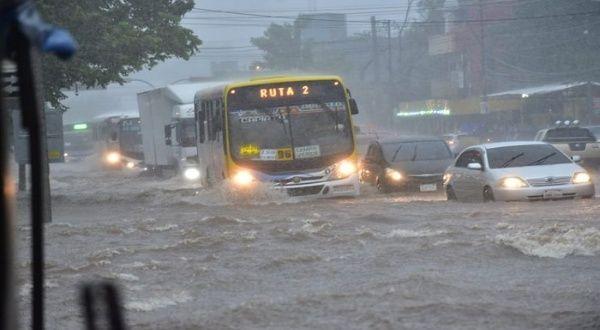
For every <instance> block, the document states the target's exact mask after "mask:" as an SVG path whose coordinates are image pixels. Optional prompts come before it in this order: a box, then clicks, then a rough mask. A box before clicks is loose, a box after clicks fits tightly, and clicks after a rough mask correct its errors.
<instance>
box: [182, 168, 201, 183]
mask: <svg viewBox="0 0 600 330" xmlns="http://www.w3.org/2000/svg"><path fill="white" fill-rule="evenodd" d="M183 177H184V178H185V179H186V180H189V181H196V180H198V179H199V178H200V171H199V170H198V169H197V168H195V167H188V168H186V169H185V170H184V171H183Z"/></svg>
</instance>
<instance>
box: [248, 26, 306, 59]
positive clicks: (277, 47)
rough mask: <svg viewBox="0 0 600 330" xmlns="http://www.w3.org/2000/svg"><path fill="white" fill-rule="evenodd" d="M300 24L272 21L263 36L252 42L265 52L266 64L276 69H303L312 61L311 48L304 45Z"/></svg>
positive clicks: (251, 40) (253, 39)
mask: <svg viewBox="0 0 600 330" xmlns="http://www.w3.org/2000/svg"><path fill="white" fill-rule="evenodd" d="M297 31H298V26H297V24H296V25H292V24H289V23H285V24H283V25H281V24H275V23H272V24H271V25H270V26H269V27H268V28H267V30H265V32H264V34H263V36H262V37H258V38H252V39H250V42H251V43H252V44H253V45H254V46H256V47H258V48H259V49H261V50H262V51H264V52H265V55H264V60H265V61H264V66H265V67H268V68H270V69H274V70H290V69H303V68H306V67H307V66H308V64H309V63H310V49H309V47H303V46H302V42H301V40H300V37H299V34H298V33H296V32H297Z"/></svg>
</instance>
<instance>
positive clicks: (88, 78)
mask: <svg viewBox="0 0 600 330" xmlns="http://www.w3.org/2000/svg"><path fill="white" fill-rule="evenodd" d="M37 6H38V8H39V10H40V12H41V13H42V14H43V16H44V18H45V19H46V20H47V21H49V22H52V23H54V24H56V25H58V26H61V27H65V28H67V29H69V30H70V31H71V33H72V34H73V35H74V37H75V39H76V40H77V42H78V43H79V51H78V53H77V55H76V57H75V58H74V59H73V60H71V61H69V62H60V61H58V60H56V59H55V58H54V57H51V56H45V57H43V58H42V70H43V75H44V94H45V99H46V101H48V102H50V103H51V104H52V106H54V107H57V108H59V109H62V110H65V108H64V106H62V105H61V104H60V101H61V100H63V99H64V98H65V97H66V96H65V95H64V94H63V92H62V91H61V90H64V89H66V88H71V87H73V86H74V85H75V84H81V85H82V86H84V87H105V86H106V85H108V84H109V83H113V82H117V83H124V82H125V80H124V77H125V76H127V75H128V74H130V73H133V72H136V71H139V70H141V69H144V68H151V67H153V66H155V65H156V64H158V63H159V62H161V61H164V60H166V59H168V58H170V57H180V58H183V59H188V58H189V57H190V56H191V55H193V54H194V53H195V52H196V51H197V50H198V48H199V46H200V45H201V43H202V42H201V41H200V40H199V39H198V38H197V37H196V36H194V34H193V32H192V31H191V30H189V29H186V28H183V27H181V26H180V22H181V18H182V16H183V15H184V14H185V13H187V12H188V11H190V10H191V9H192V8H193V6H194V1H193V0H105V1H97V0H38V1H37Z"/></svg>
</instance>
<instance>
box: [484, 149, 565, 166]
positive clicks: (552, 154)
mask: <svg viewBox="0 0 600 330" xmlns="http://www.w3.org/2000/svg"><path fill="white" fill-rule="evenodd" d="M487 157H488V162H489V164H490V168H501V167H523V166H534V165H554V164H567V163H570V162H571V160H570V159H569V158H568V157H567V156H565V155H564V154H563V153H561V152H560V151H558V150H557V149H556V148H554V147H553V146H551V145H547V144H534V145H522V146H510V147H501V148H493V149H488V150H487Z"/></svg>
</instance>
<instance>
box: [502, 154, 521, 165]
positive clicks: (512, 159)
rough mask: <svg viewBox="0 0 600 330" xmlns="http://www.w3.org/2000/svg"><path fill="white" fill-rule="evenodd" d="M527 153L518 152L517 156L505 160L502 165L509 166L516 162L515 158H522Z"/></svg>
mask: <svg viewBox="0 0 600 330" xmlns="http://www.w3.org/2000/svg"><path fill="white" fill-rule="evenodd" d="M524 155H525V153H524V152H522V153H520V154H516V155H515V156H513V157H512V158H511V159H509V160H507V161H505V162H504V164H502V165H501V166H500V167H508V165H510V164H512V162H514V161H515V160H517V159H518V158H521V157H523V156H524Z"/></svg>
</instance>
